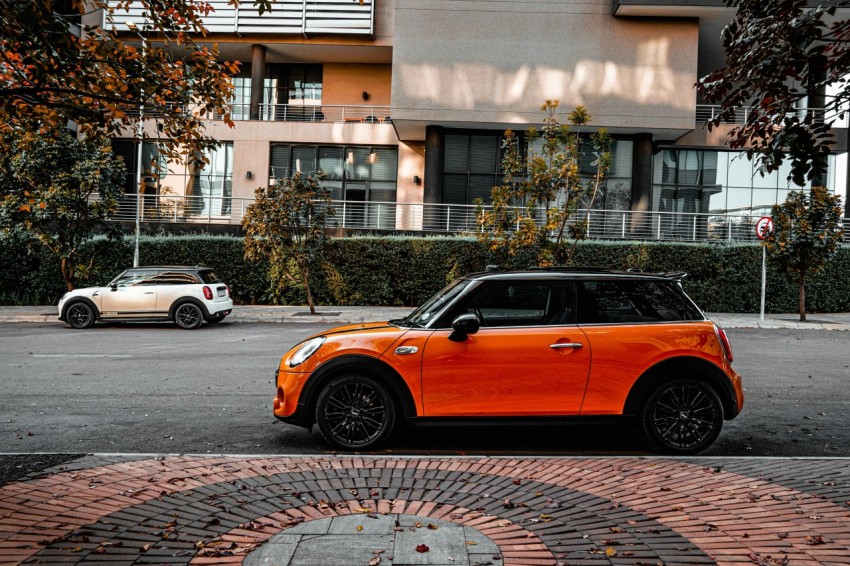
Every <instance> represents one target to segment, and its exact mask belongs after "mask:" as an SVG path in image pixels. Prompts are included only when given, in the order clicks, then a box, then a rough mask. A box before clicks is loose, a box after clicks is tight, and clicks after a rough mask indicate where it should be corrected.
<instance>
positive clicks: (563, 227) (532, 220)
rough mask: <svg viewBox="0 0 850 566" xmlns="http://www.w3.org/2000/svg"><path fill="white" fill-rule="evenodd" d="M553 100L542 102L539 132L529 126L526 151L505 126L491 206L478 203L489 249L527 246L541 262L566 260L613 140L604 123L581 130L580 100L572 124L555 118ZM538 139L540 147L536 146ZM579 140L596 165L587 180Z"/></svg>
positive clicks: (586, 117) (511, 251)
mask: <svg viewBox="0 0 850 566" xmlns="http://www.w3.org/2000/svg"><path fill="white" fill-rule="evenodd" d="M558 106H559V102H558V101H557V100H547V101H546V102H545V103H544V104H543V106H542V107H541V110H543V112H545V114H546V118H545V119H544V121H543V127H542V129H541V130H540V131H539V132H538V131H537V129H535V128H531V129H529V130H528V132H527V133H526V136H525V145H526V146H527V151H525V152H524V151H523V149H522V147H521V146H520V143H519V142H520V140H519V138H518V137H517V135H516V134H515V133H513V132H511V131H510V130H509V131H507V132H505V139H504V143H503V146H502V148H503V150H504V154H503V158H502V172H503V173H504V181H503V183H502V184H501V185H497V186H495V187H493V189H492V191H491V197H492V208H491V209H489V210H488V209H485V208H484V207H483V203H481V202H480V201H479V203H478V204H479V207H478V213H477V220H478V226H479V234H480V238H481V239H482V240H484V241H486V242H487V243H488V244H489V245H490V248H491V249H492V250H493V251H501V252H503V253H507V254H508V255H509V256H514V255H516V254H517V253H518V252H519V251H520V250H521V249H523V248H531V249H533V250H534V253H535V254H536V257H537V262H538V264H539V265H541V266H545V265H565V264H567V263H569V261H570V257H571V256H572V253H573V251H574V250H575V246H576V244H577V243H578V241H579V240H580V239H582V238H584V236H585V234H586V232H587V221H588V216H587V215H586V216H585V217H584V218H578V217H577V213H578V210H579V207H581V206H584V207H586V208H587V209H588V215H589V213H590V212H589V211H590V208H591V206H592V203H593V201H594V199H595V198H596V196H597V194H598V193H599V190H600V189H601V188H602V187H603V186H604V183H605V178H606V176H607V174H608V169H609V167H610V164H611V143H612V142H611V138H610V137H609V136H608V134H607V132H606V131H605V130H604V129H600V130H599V131H598V132H596V133H595V134H593V135H592V136H590V137H589V138H586V137H583V136H582V133H581V127H582V126H586V125H587V124H588V123H590V119H591V116H590V114H588V113H587V110H586V109H585V108H584V107H582V106H579V107H577V108H576V109H575V110H573V111H572V112H570V114H569V115H568V120H569V123H570V125H572V126H573V127H575V128H576V129H575V130H573V129H572V128H571V127H570V125H564V124H561V123H560V122H559V121H558V119H557V118H556V116H555V113H556V111H557V109H558ZM538 140H539V146H540V149H539V153H538V152H537V150H535V146H536V145H538ZM584 140H589V142H590V146H591V148H592V152H593V156H594V157H595V159H594V160H593V162H592V166H594V167H595V171H594V172H593V174H592V177H591V178H590V179H589V180H584V179H583V178H582V176H581V167H580V165H581V160H582V157H583V156H584V152H585V148H584V144H583V141H584Z"/></svg>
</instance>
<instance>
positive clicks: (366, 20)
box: [103, 0, 375, 36]
mask: <svg viewBox="0 0 850 566" xmlns="http://www.w3.org/2000/svg"><path fill="white" fill-rule="evenodd" d="M208 3H209V4H210V5H211V6H212V7H213V10H214V11H213V12H210V14H209V15H208V16H206V17H204V18H203V24H204V27H206V28H207V31H208V32H210V33H213V34H215V33H236V34H254V33H263V34H274V35H285V34H290V35H294V34H298V35H309V34H331V35H366V36H370V35H374V31H375V30H374V28H375V4H374V0H363V2H362V3H361V2H359V1H355V2H352V1H351V0H276V2H274V3H273V5H272V10H271V12H267V13H265V14H263V15H262V16H261V15H260V14H259V12H258V10H257V8H256V7H254V6H253V5H252V4H251V2H242V3H240V4H239V5H238V6H237V7H234V6H232V5H230V3H229V2H228V1H227V0H208ZM121 4H124V2H119V1H117V0H109V6H110V7H112V8H116V7H117V6H118V5H121ZM130 23H132V25H135V26H136V27H138V28H140V29H143V28H144V27H145V23H146V18H145V14H144V11H143V8H142V4H141V2H131V3H130V8H129V10H123V9H116V10H115V15H114V17H113V22H112V24H110V23H109V22H108V21H106V15H105V14H104V21H103V27H104V28H111V27H113V26H114V28H115V29H118V30H119V31H129V30H130V28H129V27H128V25H127V24H130Z"/></svg>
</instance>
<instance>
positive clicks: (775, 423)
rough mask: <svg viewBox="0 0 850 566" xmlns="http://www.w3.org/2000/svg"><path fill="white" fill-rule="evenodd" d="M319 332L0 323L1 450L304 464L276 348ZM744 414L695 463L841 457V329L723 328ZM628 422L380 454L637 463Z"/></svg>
mask: <svg viewBox="0 0 850 566" xmlns="http://www.w3.org/2000/svg"><path fill="white" fill-rule="evenodd" d="M324 328H327V326H321V325H313V324H303V323H302V324H262V323H257V324H249V323H238V324H232V323H231V324H228V323H224V324H221V325H218V326H211V325H205V326H203V327H201V328H200V329H198V330H195V331H191V332H188V331H183V330H179V329H178V328H176V327H174V326H171V325H150V324H148V325H145V324H136V325H124V326H106V327H97V328H94V329H91V330H85V331H74V330H71V329H69V328H67V327H65V326H64V325H62V324H58V323H50V324H18V325H13V324H0V392H2V393H0V453H57V452H58V453H85V452H112V453H197V454H204V453H213V454H312V453H327V452H329V451H330V449H329V447H328V445H326V444H325V443H324V442H323V441H322V439H321V437H320V435H319V434H318V432H317V431H316V430H314V431H313V432H312V434H310V433H308V432H307V431H306V430H304V429H301V428H298V427H293V426H289V425H285V424H282V423H280V422H278V421H277V420H276V419H274V418H273V416H272V414H271V400H272V396H273V376H274V372H275V370H276V368H277V364H278V361H279V359H280V356H281V355H282V354H283V352H284V351H285V350H286V349H287V348H288V347H290V346H292V345H293V344H295V343H296V342H298V341H300V340H301V339H303V338H304V337H306V336H308V335H310V334H312V333H314V332H318V331H320V330H322V329H324ZM729 334H730V337H731V339H732V344H733V348H734V351H735V364H734V366H735V367H736V369H737V371H738V372H739V373H741V374H742V375H743V376H744V379H745V388H746V391H747V401H746V406H745V408H744V412H743V413H742V415H741V416H740V417H738V418H737V419H736V420H734V421H730V422H727V423H726V424H725V426H724V431H723V433H722V434H721V437H720V439H719V440H718V442H717V443H716V444H715V445H714V446H712V447H711V448H710V449H709V450H707V451H706V452H704V453H703V454H705V455H724V456H736V455H737V456H850V427H849V426H848V415H850V407H848V402H850V396H848V384H850V348H848V345H850V333H846V332H831V331H816V330H754V329H753V330H751V329H737V330H736V329H732V330H730V331H729ZM635 430H636V427H634V426H632V424H631V423H618V424H606V425H599V424H594V425H579V424H573V425H569V426H557V427H553V426H547V427H543V426H532V427H496V428H494V427H469V428H449V427H429V428H421V429H416V430H410V431H405V432H404V434H402V435H400V436H399V437H398V438H396V439H395V440H394V441H393V442H392V443H391V444H390V445H389V446H388V447H387V448H386V449H385V450H383V451H381V452H379V453H383V454H469V455H477V454H487V455H496V454H516V455H520V454H521V455H548V454H552V455H564V454H575V455H579V454H581V455H620V454H646V453H648V452H646V449H645V448H644V446H643V444H642V442H641V440H640V438H639V436H638V435H637V434H636V432H635Z"/></svg>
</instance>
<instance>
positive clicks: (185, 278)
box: [156, 270, 201, 285]
mask: <svg viewBox="0 0 850 566" xmlns="http://www.w3.org/2000/svg"><path fill="white" fill-rule="evenodd" d="M200 282H201V281H200V280H199V279H198V277H197V276H195V274H194V273H189V272H188V271H173V270H172V271H162V272H160V274H159V275H158V276H157V278H156V284H157V285H195V284H198V283H200Z"/></svg>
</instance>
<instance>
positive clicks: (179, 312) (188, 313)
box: [174, 303, 204, 330]
mask: <svg viewBox="0 0 850 566" xmlns="http://www.w3.org/2000/svg"><path fill="white" fill-rule="evenodd" d="M203 321H204V315H203V313H201V308H200V307H199V306H198V305H196V304H195V303H183V304H181V305H179V306H178V307H177V309H176V310H175V311H174V322H175V323H176V324H177V326H179V327H180V328H183V329H186V330H193V329H195V328H197V327H199V326H200V325H201V323H202V322H203Z"/></svg>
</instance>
